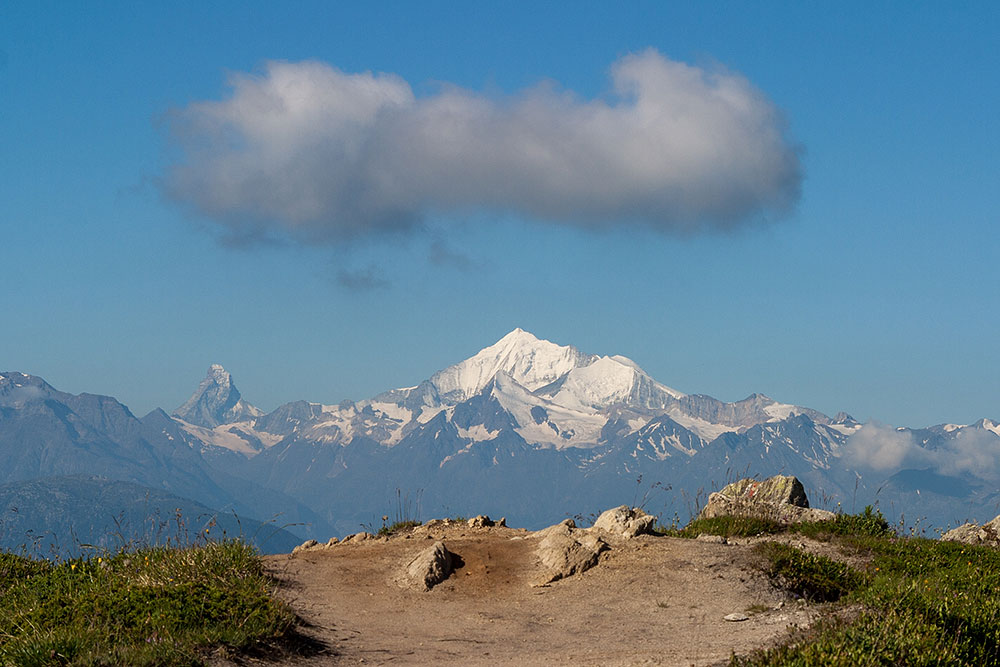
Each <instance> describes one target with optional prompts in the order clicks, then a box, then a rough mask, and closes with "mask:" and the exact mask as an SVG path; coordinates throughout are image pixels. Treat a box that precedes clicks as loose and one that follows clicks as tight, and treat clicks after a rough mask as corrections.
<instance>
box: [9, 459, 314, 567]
mask: <svg viewBox="0 0 1000 667" xmlns="http://www.w3.org/2000/svg"><path fill="white" fill-rule="evenodd" d="M206 528H207V529H208V532H207V533H206V532H205V530H206ZM206 535H207V536H208V537H211V538H215V539H220V538H222V537H224V536H228V537H239V536H242V537H243V539H245V540H246V541H248V542H251V543H253V544H255V545H256V546H257V547H258V548H260V549H261V551H263V552H264V553H287V552H288V551H290V550H291V549H292V548H293V547H294V546H295V545H297V544H299V543H300V542H301V541H302V540H301V538H299V537H296V536H295V535H293V534H292V533H290V532H288V531H287V530H283V529H282V528H280V525H274V524H262V523H261V522H259V521H255V520H253V519H249V518H244V517H238V516H237V515H235V514H233V513H226V512H217V511H215V510H213V509H211V508H209V507H207V506H205V505H202V504H201V503H198V502H195V501H192V500H189V499H187V498H182V497H180V496H177V495H174V494H171V493H168V492H166V491H162V490H157V489H152V488H149V487H146V486H141V485H139V484H133V483H131V482H123V481H117V480H109V479H105V478H101V477H96V476H89V475H69V476H58V477H45V478H41V479H34V480H28V481H21V482H14V483H10V484H4V485H2V486H0V548H3V549H6V550H15V551H16V550H19V549H21V548H22V547H25V548H27V549H28V550H29V552H31V553H33V554H35V555H39V556H48V555H52V554H55V553H58V554H60V555H63V556H66V555H76V554H78V553H80V552H81V550H83V551H86V550H87V549H85V548H84V547H83V545H93V546H94V547H97V548H99V549H109V550H115V549H116V548H117V547H119V546H121V545H123V544H149V545H153V544H166V543H167V541H168V540H170V543H174V542H176V541H177V540H180V541H181V542H187V541H192V540H195V539H204V537H205V536H206Z"/></svg>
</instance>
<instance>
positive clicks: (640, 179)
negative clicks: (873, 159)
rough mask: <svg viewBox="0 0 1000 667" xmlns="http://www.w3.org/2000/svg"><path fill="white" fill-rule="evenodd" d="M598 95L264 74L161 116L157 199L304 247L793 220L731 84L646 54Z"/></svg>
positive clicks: (787, 190)
mask: <svg viewBox="0 0 1000 667" xmlns="http://www.w3.org/2000/svg"><path fill="white" fill-rule="evenodd" d="M611 82H612V86H613V93H612V94H611V95H609V96H608V97H606V98H597V99H592V100H581V99H579V98H578V97H577V96H575V95H573V94H572V93H571V92H568V91H564V90H561V89H559V88H558V87H557V86H555V85H539V86H538V87H535V88H532V89H530V90H527V91H524V92H522V93H520V94H518V95H514V96H510V97H507V98H501V99H497V98H494V97H490V96H487V95H482V94H478V93H475V92H473V91H469V90H464V89H461V88H457V87H454V86H443V87H442V88H441V89H440V90H439V91H438V92H436V93H435V94H432V95H429V96H425V97H417V96H415V95H414V93H413V91H412V89H411V88H410V86H409V84H408V83H407V82H406V81H404V80H403V79H402V78H400V77H398V76H396V75H393V74H384V73H379V74H372V73H370V72H366V73H361V74H350V73H345V72H342V71H340V70H338V69H336V68H334V67H331V66H329V65H326V64H323V63H319V62H300V63H286V62H269V63H267V64H266V65H265V67H264V70H263V73H262V74H260V75H249V74H237V75H234V76H232V77H231V78H230V81H229V84H230V86H231V88H232V94H231V95H230V96H229V97H228V99H224V100H221V101H202V102H195V103H193V104H190V105H189V106H187V107H186V108H183V109H179V110H176V111H174V112H173V113H172V114H170V137H171V141H172V154H173V155H174V156H175V158H176V160H175V161H174V162H173V163H172V164H171V165H169V166H168V168H167V172H166V174H165V176H164V179H163V185H164V188H165V191H166V193H167V194H168V195H169V196H170V197H171V198H173V199H175V200H176V201H178V202H180V203H182V204H183V205H185V206H187V207H190V208H191V209H192V210H193V211H195V212H196V213H198V214H200V215H203V216H206V217H208V218H210V219H213V220H215V221H217V222H219V223H221V224H223V225H225V226H227V227H228V228H229V231H230V232H231V233H232V235H234V236H237V237H246V236H248V235H249V236H253V235H259V234H262V235H272V236H273V235H275V234H277V235H278V236H290V237H292V238H296V239H298V240H301V241H319V242H336V241H340V240H344V239H350V238H356V237H364V236H373V235H378V234H381V233H384V232H387V231H406V230H410V229H414V228H417V227H419V226H420V225H421V221H422V220H423V219H424V218H425V217H426V216H428V215H435V214H445V215H448V214H459V215H460V214H463V213H467V212H470V211H476V210H490V211H497V212H511V213H515V214H518V215H522V216H526V217H529V218H532V219H537V220H540V221H547V222H553V223H562V224H569V225H577V226H582V227H588V228H609V227H614V226H617V225H622V224H625V225H643V226H648V227H651V228H654V229H657V230H661V231H665V232H672V233H681V234H687V233H695V232H700V231H704V230H707V229H726V228H730V227H734V226H737V225H739V224H741V223H744V222H746V221H748V220H755V219H760V218H761V217H766V216H769V215H780V214H782V213H784V212H786V211H787V210H788V209H789V208H790V207H791V206H792V205H794V203H795V201H796V200H797V198H798V194H799V186H800V182H801V171H800V165H799V159H798V153H797V149H796V147H795V146H794V145H792V144H791V143H790V142H789V140H788V138H787V136H786V133H785V126H784V123H783V120H782V117H781V114H780V113H779V112H778V111H777V109H776V108H775V106H774V105H773V104H772V103H771V102H770V101H769V100H768V99H767V98H766V97H765V96H764V95H763V94H762V93H761V92H760V91H758V90H757V89H756V88H754V87H753V85H751V84H750V83H749V82H748V81H747V80H746V79H745V78H743V77H742V76H740V75H738V74H735V73H731V72H726V71H706V70H704V69H701V68H698V67H693V66H690V65H686V64H683V63H679V62H674V61H671V60H669V59H667V58H665V57H663V56H662V55H660V54H659V53H657V52H656V51H654V50H648V51H645V52H643V53H640V54H635V55H630V56H627V57H624V58H622V59H620V60H619V61H617V62H616V63H614V64H613V66H612V67H611Z"/></svg>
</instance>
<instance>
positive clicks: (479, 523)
mask: <svg viewBox="0 0 1000 667" xmlns="http://www.w3.org/2000/svg"><path fill="white" fill-rule="evenodd" d="M505 523H506V522H505ZM468 524H469V528H492V527H493V526H495V525H496V523H495V522H494V521H493V519H491V518H489V517H488V516H486V515H485V514H480V515H479V516H474V517H472V518H471V519H469V521H468Z"/></svg>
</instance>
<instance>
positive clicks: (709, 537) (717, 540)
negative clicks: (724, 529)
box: [695, 533, 729, 544]
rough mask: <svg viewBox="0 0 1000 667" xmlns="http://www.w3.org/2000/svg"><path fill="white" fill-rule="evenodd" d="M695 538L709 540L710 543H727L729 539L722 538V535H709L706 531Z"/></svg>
mask: <svg viewBox="0 0 1000 667" xmlns="http://www.w3.org/2000/svg"><path fill="white" fill-rule="evenodd" d="M695 539H697V540H698V541H699V542H709V543H711V544H729V540H727V539H726V538H724V537H723V536H722V535H709V534H708V533H702V534H701V535H699V536H698V537H697V538H695Z"/></svg>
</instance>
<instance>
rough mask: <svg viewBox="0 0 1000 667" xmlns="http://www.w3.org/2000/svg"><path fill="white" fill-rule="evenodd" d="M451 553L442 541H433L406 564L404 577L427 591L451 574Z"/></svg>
mask: <svg viewBox="0 0 1000 667" xmlns="http://www.w3.org/2000/svg"><path fill="white" fill-rule="evenodd" d="M452 561H453V559H452V553H451V552H450V551H448V549H447V548H446V547H445V546H444V542H435V543H434V544H432V545H431V546H430V547H428V548H427V549H424V550H423V551H421V552H420V553H418V554H417V555H416V556H415V557H414V558H413V560H411V561H410V562H409V564H407V566H406V578H407V579H408V580H409V582H410V583H411V585H413V586H415V587H416V588H419V589H421V590H425V591H429V590H430V589H432V588H433V587H434V586H436V585H437V584H439V583H441V582H442V581H444V580H445V579H447V578H448V575H450V574H451V569H452V564H453V562H452Z"/></svg>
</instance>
